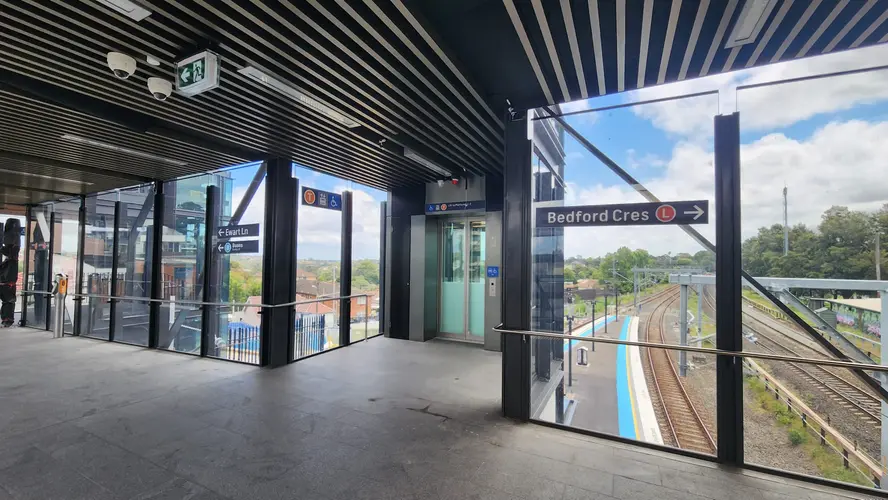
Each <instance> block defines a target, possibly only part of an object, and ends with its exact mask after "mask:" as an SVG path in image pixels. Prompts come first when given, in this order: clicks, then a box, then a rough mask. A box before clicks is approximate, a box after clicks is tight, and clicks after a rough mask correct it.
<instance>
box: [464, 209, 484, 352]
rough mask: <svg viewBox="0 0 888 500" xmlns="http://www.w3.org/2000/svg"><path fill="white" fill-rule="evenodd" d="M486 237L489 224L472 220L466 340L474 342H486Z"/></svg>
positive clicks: (470, 224)
mask: <svg viewBox="0 0 888 500" xmlns="http://www.w3.org/2000/svg"><path fill="white" fill-rule="evenodd" d="M486 236H487V222H485V221H484V220H472V221H470V222H469V241H468V244H469V252H468V253H469V279H468V283H469V285H468V290H467V293H468V297H469V300H468V303H469V317H468V321H467V327H468V328H467V329H466V330H467V335H466V339H468V340H471V341H473V342H484V297H485V295H484V282H485V277H486V270H485V269H486V268H485V266H484V262H485V259H486V257H487V255H486V253H487V252H486V250H487V246H486Z"/></svg>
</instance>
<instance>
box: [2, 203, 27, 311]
mask: <svg viewBox="0 0 888 500" xmlns="http://www.w3.org/2000/svg"><path fill="white" fill-rule="evenodd" d="M12 219H15V220H16V221H18V223H19V226H20V227H21V228H22V230H23V231H22V234H21V236H19V238H18V246H19V251H18V256H17V257H16V258H17V259H18V266H17V269H16V270H15V271H14V272H15V273H16V274H17V278H16V284H15V293H14V295H13V297H11V298H12V300H15V304H14V305H13V311H12V322H13V323H12V324H13V325H15V326H18V324H19V321H20V320H21V317H22V304H23V301H22V300H21V299H20V297H19V295H20V292H21V291H22V288H23V287H24V286H25V285H24V276H23V273H24V270H25V261H24V255H25V236H24V231H25V230H26V228H25V217H24V216H18V215H0V224H3V227H4V228H5V227H7V222H8V221H9V220H12ZM9 257H12V256H9ZM0 319H2V318H0Z"/></svg>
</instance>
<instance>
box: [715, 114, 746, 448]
mask: <svg viewBox="0 0 888 500" xmlns="http://www.w3.org/2000/svg"><path fill="white" fill-rule="evenodd" d="M741 242H742V240H741V237H740V115H739V114H738V113H733V114H731V115H724V116H716V117H715V244H716V252H715V304H716V314H715V323H716V332H717V335H716V347H717V348H718V349H720V350H725V351H742V350H743V343H742V341H743V335H742V327H743V325H742V322H743V321H742V304H741V300H742V298H741V295H740V287H741V282H740V274H741V262H740V257H741V251H740V244H741ZM716 394H717V396H716V403H717V404H716V414H717V421H718V460H719V461H720V462H722V463H727V464H732V465H741V464H743V362H742V360H741V359H740V358H736V357H730V356H718V357H717V360H716Z"/></svg>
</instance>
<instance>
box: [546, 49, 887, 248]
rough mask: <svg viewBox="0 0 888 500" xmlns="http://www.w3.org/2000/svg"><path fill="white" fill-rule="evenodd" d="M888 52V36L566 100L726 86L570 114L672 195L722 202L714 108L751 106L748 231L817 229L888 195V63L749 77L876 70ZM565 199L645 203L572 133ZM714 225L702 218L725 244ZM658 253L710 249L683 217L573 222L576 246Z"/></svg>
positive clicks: (655, 187)
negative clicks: (824, 219) (843, 210)
mask: <svg viewBox="0 0 888 500" xmlns="http://www.w3.org/2000/svg"><path fill="white" fill-rule="evenodd" d="M885 61H888V45H881V46H875V47H870V48H867V49H860V50H853V51H849V52H841V53H836V54H830V55H826V56H818V57H813V58H809V59H802V60H798V61H792V62H788V63H780V64H775V65H770V66H766V67H762V68H754V69H749V70H743V71H737V72H733V73H729V74H723V75H717V76H713V77H706V78H701V79H696V80H691V81H687V82H678V83H673V84H668V85H662V86H659V87H653V88H649V89H642V90H639V91H632V92H627V93H623V94H619V95H614V96H606V97H602V98H595V99H589V100H586V101H577V102H573V103H568V104H564V105H562V110H563V111H577V110H583V109H591V108H597V107H602V106H609V105H613V104H621V103H633V102H639V101H644V100H650V99H657V98H662V97H668V96H680V95H686V94H690V93H698V92H705V91H717V94H713V95H706V96H700V97H693V98H685V99H681V100H675V101H668V102H662V103H653V104H642V105H637V106H632V107H628V108H621V109H617V110H609V111H600V112H591V113H585V114H579V115H573V116H570V117H568V118H567V121H568V123H569V124H570V125H571V126H572V127H574V128H575V129H576V130H577V131H578V132H579V133H580V134H581V135H582V136H584V137H585V138H586V139H588V140H589V141H590V142H592V144H594V145H595V146H596V147H598V148H599V149H601V150H602V151H603V152H604V153H605V154H606V155H608V156H609V157H610V158H611V159H613V160H614V161H615V162H616V163H617V164H618V165H620V166H622V167H623V168H624V169H626V170H627V171H628V172H629V173H630V174H631V175H633V176H634V177H635V178H636V179H638V180H639V182H640V183H641V184H643V185H645V186H646V187H647V188H648V189H649V190H650V191H651V192H652V193H653V194H654V195H655V196H657V197H658V198H659V199H661V200H664V201H673V200H698V199H707V200H710V207H711V208H712V207H714V180H715V178H714V167H713V137H712V136H713V117H714V116H715V115H716V114H719V113H722V114H726V113H732V112H734V111H739V113H740V128H741V150H740V156H741V198H742V208H741V213H742V234H743V238H748V237H750V236H752V235H754V234H755V233H756V232H757V230H758V228H760V227H763V226H770V225H773V224H780V223H782V218H783V205H782V198H783V196H782V191H783V187H784V185H786V186H787V188H788V190H789V197H788V213H789V223H790V225H795V224H806V225H808V226H809V227H812V228H814V227H816V226H817V224H818V223H819V221H820V217H821V214H822V213H823V212H824V211H825V210H826V209H827V208H829V207H830V206H833V205H843V206H847V207H849V208H851V209H855V210H866V211H875V210H877V209H879V208H880V207H881V206H882V204H884V203H888V175H885V174H886V172H888V70H882V71H875V72H867V73H858V74H853V75H844V76H836V77H830V78H823V79H817V80H808V81H804V82H795V83H785V84H780V85H772V86H767V87H760V88H753V89H741V90H737V89H736V87H737V86H741V85H749V84H755V83H763V82H774V81H777V80H785V79H789V78H796V77H800V76H807V75H815V74H823V73H831V72H836V71H844V70H850V69H858V68H866V67H871V66H876V65H879V64H884V62H885ZM565 153H566V158H565V161H566V168H565V181H566V183H567V192H566V194H565V205H599V204H608V203H631V202H641V201H645V200H644V199H643V198H642V197H641V195H639V194H637V193H636V192H635V191H634V190H633V189H632V188H631V187H630V186H628V185H627V184H626V183H625V182H623V181H622V180H621V179H619V178H618V177H617V176H616V175H614V174H613V173H612V172H610V170H608V169H607V168H606V167H605V166H604V165H603V164H602V163H601V162H600V161H598V159H597V158H595V157H594V156H592V155H591V154H590V153H589V152H588V151H587V150H586V149H585V148H584V147H583V146H582V145H581V144H580V143H579V142H578V141H576V140H575V139H573V138H572V137H570V136H569V135H568V136H567V139H566V143H565ZM713 214H714V212H711V213H710V224H708V225H706V226H696V227H697V229H698V230H699V231H700V232H701V233H702V234H703V235H704V236H706V237H708V238H709V239H710V241H713V242H714V221H715V218H714V215H713ZM624 245H625V246H629V247H630V248H645V249H647V250H648V251H649V252H651V253H652V254H654V255H662V254H667V253H672V254H673V255H675V254H677V253H680V252H690V253H694V252H697V251H699V250H702V249H703V248H702V247H701V246H700V244H698V243H697V242H695V241H694V240H692V239H691V238H690V237H688V236H687V235H685V233H684V232H683V231H682V230H681V229H679V228H677V227H610V228H568V229H566V231H565V253H566V255H568V256H575V255H582V256H584V257H591V256H599V255H603V254H605V253H607V252H611V251H613V250H616V249H617V248H619V247H621V246H624Z"/></svg>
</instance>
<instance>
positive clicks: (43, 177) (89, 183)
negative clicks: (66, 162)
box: [0, 168, 93, 186]
mask: <svg viewBox="0 0 888 500" xmlns="http://www.w3.org/2000/svg"><path fill="white" fill-rule="evenodd" d="M0 173H4V174H14V175H22V176H25V177H37V178H39V179H50V180H53V181H60V182H70V183H73V184H83V185H84V186H92V185H93V183H92V182H87V181H76V180H74V179H60V178H58V177H53V176H51V175H41V174H32V173H31V172H19V171H18V170H7V169H5V168H0Z"/></svg>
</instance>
